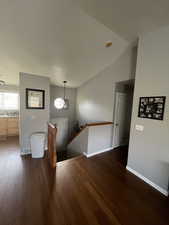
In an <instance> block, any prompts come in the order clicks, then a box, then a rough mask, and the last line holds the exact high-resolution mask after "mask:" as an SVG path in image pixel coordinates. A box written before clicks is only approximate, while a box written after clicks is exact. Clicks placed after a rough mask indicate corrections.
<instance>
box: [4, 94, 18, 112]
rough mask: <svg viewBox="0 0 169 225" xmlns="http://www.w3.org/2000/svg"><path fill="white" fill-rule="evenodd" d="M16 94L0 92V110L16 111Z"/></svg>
mask: <svg viewBox="0 0 169 225" xmlns="http://www.w3.org/2000/svg"><path fill="white" fill-rule="evenodd" d="M18 109H19V95H18V93H8V92H0V110H18Z"/></svg>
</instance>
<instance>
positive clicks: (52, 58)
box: [0, 0, 169, 87]
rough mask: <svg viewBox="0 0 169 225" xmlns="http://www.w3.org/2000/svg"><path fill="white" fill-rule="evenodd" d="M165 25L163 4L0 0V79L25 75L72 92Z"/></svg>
mask: <svg viewBox="0 0 169 225" xmlns="http://www.w3.org/2000/svg"><path fill="white" fill-rule="evenodd" d="M168 23H169V1H168V0H160V1H159V0H158V1H156V0H141V1H140V0H127V1H124V0H104V1H103V0H12V1H11V0H0V79H2V80H5V81H6V82H7V83H8V84H18V83H19V72H27V73H33V74H39V75H44V76H48V77H50V79H51V83H53V84H56V85H60V84H61V83H62V81H63V80H67V81H68V84H69V86H71V87H77V86H80V85H81V84H82V83H84V82H86V81H87V80H89V79H90V78H92V77H93V76H95V75H96V74H97V73H98V72H99V71H100V70H102V69H103V68H104V67H106V66H107V65H109V64H111V63H112V62H113V61H115V60H116V59H117V58H118V57H119V55H120V54H121V53H122V52H123V51H124V49H125V48H126V47H127V46H128V44H129V42H130V41H133V40H135V39H136V37H137V36H138V34H140V33H142V32H147V31H149V30H152V29H155V28H157V27H158V26H161V25H166V24H168ZM126 40H127V41H126ZM107 41H112V43H113V45H112V47H110V48H105V43H106V42H107Z"/></svg>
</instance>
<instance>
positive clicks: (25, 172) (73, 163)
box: [0, 138, 169, 225]
mask: <svg viewBox="0 0 169 225" xmlns="http://www.w3.org/2000/svg"><path fill="white" fill-rule="evenodd" d="M120 151H121V150H120V149H118V150H116V151H110V152H107V153H103V154H100V155H97V156H94V157H92V158H90V159H87V158H85V157H78V158H77V159H74V160H72V159H71V160H70V161H69V160H67V161H63V162H60V163H58V165H57V168H56V170H51V169H50V168H49V166H48V163H47V161H46V160H45V159H31V158H30V157H20V155H19V145H18V143H17V140H16V139H15V138H11V139H10V141H9V142H8V143H6V142H1V143H0V225H169V201H168V198H166V197H165V196H163V195H161V194H160V193H159V192H157V191H156V190H154V189H153V188H151V187H150V186H149V185H147V184H145V183H144V182H143V181H141V180H140V179H138V178H137V177H135V176H134V175H132V174H131V173H130V172H128V171H126V169H125V167H124V166H123V165H122V161H121V159H120V155H121V152H120Z"/></svg>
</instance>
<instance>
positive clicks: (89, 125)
mask: <svg viewBox="0 0 169 225" xmlns="http://www.w3.org/2000/svg"><path fill="white" fill-rule="evenodd" d="M112 124H113V122H98V123H87V124H85V125H84V126H83V127H82V128H81V129H80V131H79V132H77V133H76V134H75V135H74V136H73V137H72V138H71V139H70V140H69V142H68V144H70V143H71V142H72V141H73V140H74V139H75V138H76V137H77V136H79V134H80V133H81V132H82V131H83V130H84V129H85V128H86V127H94V126H105V125H112Z"/></svg>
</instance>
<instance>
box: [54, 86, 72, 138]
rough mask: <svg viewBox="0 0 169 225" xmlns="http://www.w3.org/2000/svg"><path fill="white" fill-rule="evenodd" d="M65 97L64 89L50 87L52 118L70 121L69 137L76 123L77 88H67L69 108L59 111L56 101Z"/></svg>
mask: <svg viewBox="0 0 169 225" xmlns="http://www.w3.org/2000/svg"><path fill="white" fill-rule="evenodd" d="M58 97H63V87H58V86H53V85H52V86H51V87H50V118H56V117H66V118H68V120H69V135H70V134H71V131H72V128H73V126H74V125H75V123H76V88H66V97H67V98H68V99H69V108H68V109H66V110H64V109H63V110H57V109H56V108H55V107H54V100H55V99H56V98H58Z"/></svg>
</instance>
